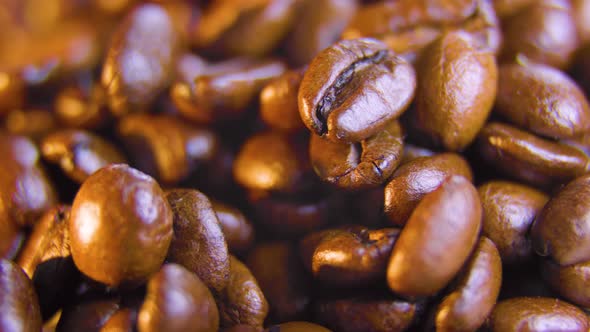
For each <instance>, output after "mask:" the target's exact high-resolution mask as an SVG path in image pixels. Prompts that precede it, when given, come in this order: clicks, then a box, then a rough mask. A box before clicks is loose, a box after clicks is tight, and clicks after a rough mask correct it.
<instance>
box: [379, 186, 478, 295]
mask: <svg viewBox="0 0 590 332" xmlns="http://www.w3.org/2000/svg"><path fill="white" fill-rule="evenodd" d="M481 210H482V209H481V202H480V200H479V197H478V195H477V191H476V189H475V188H474V187H473V185H472V184H471V183H470V182H469V181H468V180H467V179H465V178H464V177H462V176H451V177H449V178H447V179H446V180H445V181H444V182H443V183H442V184H441V186H440V187H439V188H438V189H436V190H435V191H433V192H431V193H429V194H427V195H426V196H424V198H423V199H422V201H421V202H420V203H419V204H418V206H417V207H416V209H415V210H414V212H413V213H412V215H411V217H410V219H409V220H408V222H407V224H406V226H405V227H404V228H403V229H402V231H401V233H400V235H399V238H398V239H397V241H396V243H395V246H394V248H393V252H392V254H391V258H390V261H389V266H388V268H387V282H388V285H389V287H390V288H391V290H393V291H394V292H395V293H396V294H400V295H402V296H404V297H408V298H417V297H424V296H431V295H434V294H435V293H437V292H438V291H440V290H441V289H442V288H444V287H445V286H446V285H447V284H448V283H449V282H450V281H451V279H452V278H453V277H454V276H455V275H456V274H457V272H459V270H460V268H461V266H463V263H465V261H466V260H467V258H468V256H469V254H470V253H471V250H472V249H473V247H474V246H475V244H476V242H477V236H478V234H479V230H480V225H481V217H482V211H481Z"/></svg>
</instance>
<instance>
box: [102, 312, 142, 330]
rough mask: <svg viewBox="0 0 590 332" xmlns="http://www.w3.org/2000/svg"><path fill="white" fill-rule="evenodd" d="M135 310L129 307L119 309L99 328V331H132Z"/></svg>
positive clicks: (133, 328)
mask: <svg viewBox="0 0 590 332" xmlns="http://www.w3.org/2000/svg"><path fill="white" fill-rule="evenodd" d="M136 322H137V312H135V311H134V310H131V309H127V308H124V309H119V310H118V311H117V312H115V313H114V314H113V315H112V316H111V317H110V318H109V320H107V321H106V322H105V324H104V325H103V326H102V328H101V329H100V332H133V331H135V330H136V327H135V325H136Z"/></svg>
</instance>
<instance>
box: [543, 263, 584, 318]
mask: <svg viewBox="0 0 590 332" xmlns="http://www.w3.org/2000/svg"><path fill="white" fill-rule="evenodd" d="M542 272H543V279H544V280H545V281H546V282H547V283H548V284H549V285H551V288H552V289H553V290H554V291H556V292H557V294H559V295H560V296H561V297H563V298H564V299H565V300H567V301H570V302H571V303H574V304H576V305H579V306H581V307H583V308H588V307H590V292H589V291H588V287H586V284H587V281H588V278H590V262H589V261H586V262H582V263H578V264H574V265H569V266H560V265H558V264H556V263H554V262H552V261H551V260H549V259H547V260H544V261H543V263H542Z"/></svg>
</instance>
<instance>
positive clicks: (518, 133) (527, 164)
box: [477, 122, 589, 187]
mask: <svg viewBox="0 0 590 332" xmlns="http://www.w3.org/2000/svg"><path fill="white" fill-rule="evenodd" d="M478 144H479V146H478V148H477V149H478V151H479V154H480V155H481V156H482V157H483V159H484V160H485V161H486V162H487V163H488V164H489V165H490V166H492V167H495V168H496V169H498V170H500V171H501V172H503V173H504V174H506V175H507V176H509V177H511V178H514V179H518V180H522V181H525V182H527V183H529V184H531V185H534V186H541V187H543V186H547V185H551V184H556V183H563V182H566V181H569V180H572V179H574V178H575V177H577V176H580V175H582V174H584V173H586V171H587V170H588V168H589V159H588V156H586V155H585V154H584V153H583V152H581V151H579V150H577V149H575V148H572V147H569V146H567V145H565V144H560V143H556V142H553V141H549V140H546V139H542V138H540V137H537V136H535V135H533V134H530V133H528V132H526V131H522V130H520V129H517V128H515V127H512V126H509V125H506V124H502V123H498V122H490V123H488V124H487V125H486V126H485V127H484V128H483V129H482V131H481V132H480V134H479V137H478Z"/></svg>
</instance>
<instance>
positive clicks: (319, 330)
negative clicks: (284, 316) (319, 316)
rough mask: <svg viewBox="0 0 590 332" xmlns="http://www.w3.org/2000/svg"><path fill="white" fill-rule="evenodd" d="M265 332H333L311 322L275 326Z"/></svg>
mask: <svg viewBox="0 0 590 332" xmlns="http://www.w3.org/2000/svg"><path fill="white" fill-rule="evenodd" d="M264 331H265V332H303V331H306V332H331V331H330V330H328V329H327V328H325V327H323V326H321V325H317V324H314V323H309V322H288V323H282V324H279V325H273V326H270V327H269V328H267V329H266V330H264Z"/></svg>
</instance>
